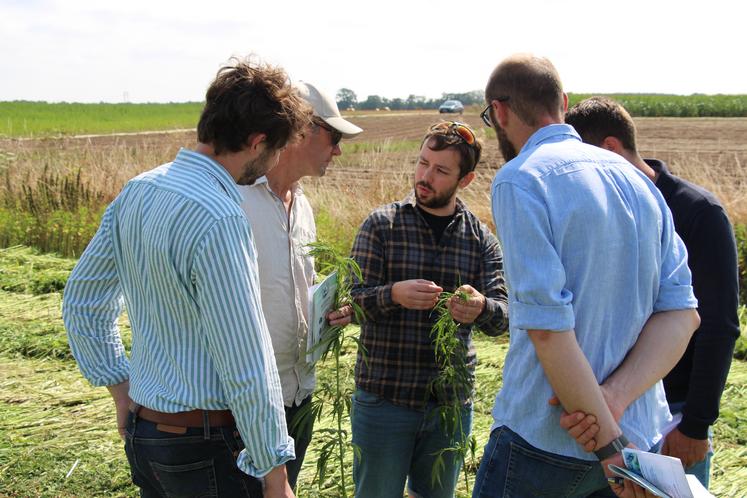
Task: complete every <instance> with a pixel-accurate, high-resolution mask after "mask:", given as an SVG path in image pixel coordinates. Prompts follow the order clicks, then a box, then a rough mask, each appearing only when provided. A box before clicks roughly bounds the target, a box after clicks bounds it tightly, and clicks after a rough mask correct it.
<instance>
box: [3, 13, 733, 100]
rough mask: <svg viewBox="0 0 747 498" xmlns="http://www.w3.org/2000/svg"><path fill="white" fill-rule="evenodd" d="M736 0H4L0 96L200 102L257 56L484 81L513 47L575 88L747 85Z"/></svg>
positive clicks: (390, 85)
mask: <svg viewBox="0 0 747 498" xmlns="http://www.w3.org/2000/svg"><path fill="white" fill-rule="evenodd" d="M746 18H747V3H745V2H741V1H738V0H710V1H707V2H706V1H700V0H698V1H694V0H681V1H672V0H627V1H625V2H605V1H604V0H595V1H592V0H566V1H562V2H561V1H552V0H516V1H514V2H505V1H501V0H492V1H482V0H480V1H469V0H451V1H442V0H430V1H421V0H399V1H393V0H379V1H373V2H372V1H363V0H358V1H356V0H329V1H325V0H307V1H302V2H301V1H299V2H296V1H293V0H285V1H277V0H276V1H268V0H265V1H261V2H260V1H256V0H251V1H250V0H243V1H241V0H210V1H201V2H198V1H193V0H181V1H171V0H124V1H123V0H97V1H94V0H0V101H4V100H35V101H40V100H43V101H49V102H60V101H66V102H184V101H202V100H203V98H204V94H205V90H206V88H207V86H208V85H209V83H210V81H211V80H212V79H213V77H214V76H215V73H216V71H217V70H218V69H219V68H220V67H221V66H222V65H223V64H224V63H225V62H226V61H227V60H228V59H229V58H230V57H232V56H245V55H247V54H249V53H253V54H256V55H257V56H259V58H261V59H262V60H263V61H265V62H268V63H272V64H277V65H280V66H282V67H283V68H285V70H286V71H287V72H288V74H289V76H290V78H291V79H292V80H303V81H308V82H310V83H313V84H315V85H316V86H318V87H319V88H322V89H323V90H325V91H327V92H328V93H330V94H334V93H336V92H337V91H338V90H339V89H340V88H349V89H351V90H353V91H354V92H355V93H356V95H357V96H358V99H359V100H365V98H366V97H367V96H368V95H374V94H375V95H379V96H382V97H387V98H395V97H400V98H403V99H404V98H407V96H408V95H410V94H414V95H421V96H424V97H427V98H438V97H440V96H441V95H442V93H444V92H453V93H461V92H468V91H472V90H481V89H483V88H484V86H485V82H486V81H487V78H488V76H489V75H490V72H491V71H492V69H493V68H494V67H495V66H496V64H498V63H499V62H500V61H501V60H502V59H503V58H504V57H506V56H508V55H510V54H512V53H515V52H533V53H535V54H537V55H542V56H546V57H548V58H549V59H550V60H551V61H552V62H553V63H554V64H555V66H556V67H557V69H558V71H559V72H560V75H561V79H562V80H563V84H564V87H565V90H566V91H568V92H574V93H614V92H630V93H633V92H642V93H675V94H683V95H688V94H692V93H709V94H710V93H743V94H745V93H747V63H746V62H745V61H747V53H746V52H745V48H747V42H745V39H747V37H745V33H744V31H745V27H744V20H745V19H746Z"/></svg>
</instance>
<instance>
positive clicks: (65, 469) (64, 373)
mask: <svg viewBox="0 0 747 498" xmlns="http://www.w3.org/2000/svg"><path fill="white" fill-rule="evenodd" d="M74 264H75V260H73V259H67V258H59V257H55V256H50V255H40V254H37V253H36V252H35V251H33V250H31V249H28V248H24V247H16V248H9V249H3V250H0V413H2V416H0V496H6V497H29V496H43V497H58V496H81V497H83V496H136V495H137V490H136V488H135V487H134V486H133V485H132V484H131V483H130V480H129V474H128V466H127V462H126V459H125V456H124V450H123V445H122V442H121V441H120V440H119V438H118V436H117V432H116V429H115V426H116V424H115V421H114V413H113V404H112V402H111V399H110V398H109V395H108V393H107V391H106V389H103V388H92V387H91V386H90V385H89V384H88V383H87V382H86V381H85V380H84V379H83V377H82V376H81V375H80V373H79V372H78V370H77V368H76V366H75V362H74V360H73V359H72V356H71V354H70V350H69V349H68V347H67V341H66V337H65V331H64V328H63V325H62V319H61V316H60V302H61V293H60V289H62V287H63V285H64V282H65V280H66V278H67V275H68V273H69V272H70V270H71V269H72V267H73V265H74ZM745 316H747V313H744V310H743V313H742V317H743V323H742V327H743V330H744V326H745V324H744V318H745ZM120 325H121V330H122V335H123V338H124V342H125V345H126V346H127V347H128V348H129V343H130V340H129V338H130V330H129V327H128V322H127V319H126V316H123V317H122V319H121V320H120ZM476 347H477V354H478V358H479V365H478V368H477V396H476V399H475V417H474V429H473V433H474V434H475V435H476V437H477V441H478V448H479V449H478V457H479V455H480V454H481V453H482V447H483V446H484V444H485V442H486V441H487V438H488V435H489V434H488V432H489V429H490V424H491V420H492V419H491V415H490V411H491V408H492V403H493V397H494V396H495V393H496V392H497V390H498V389H499V387H500V385H501V371H502V367H503V361H504V357H505V354H506V351H507V348H508V340H507V337H505V336H504V337H500V338H497V339H493V338H489V337H485V336H481V335H479V334H478V335H477V336H476ZM353 353H354V351H352V350H351V349H348V350H346V351H345V354H343V356H342V357H341V358H342V366H343V370H344V371H345V372H346V373H345V382H346V384H347V386H348V387H350V385H351V383H352V378H351V375H350V372H351V371H352V366H353V362H354V361H355V354H353ZM333 375H334V372H333V371H332V369H331V368H330V366H329V365H328V364H322V365H321V367H320V368H319V377H320V379H319V380H320V383H322V382H324V381H325V379H329V378H331V377H332V376H333ZM745 423H747V363H745V362H744V361H741V360H734V362H733V364H732V368H731V372H730V374H729V379H728V382H727V386H726V390H725V392H724V397H723V401H722V407H721V417H720V419H719V420H718V422H717V423H716V425H715V427H714V432H715V458H714V466H713V477H712V486H711V490H712V492H713V493H714V494H715V495H716V496H723V497H735V496H745V490H747V447H745V443H747V438H745V436H744V433H743V432H742V430H743V429H741V428H743V427H744V425H745ZM330 425H331V420H330V419H327V418H324V419H322V420H321V421H320V422H319V423H318V424H317V430H319V429H324V428H325V427H329V426H330ZM318 443H319V438H317V440H316V441H315V442H314V443H312V448H311V449H310V452H309V454H308V455H307V458H306V461H305V463H304V468H303V470H302V473H301V479H300V483H299V490H298V496H299V497H301V498H304V497H330V498H333V497H336V496H337V482H336V476H335V474H334V471H333V470H330V471H329V474H328V477H327V479H326V480H325V481H324V482H322V483H321V484H319V483H316V482H313V480H314V474H315V468H316V467H315V465H316V459H317V455H318V452H319V449H320V448H319V444H318ZM351 458H352V455H351V453H350V452H348V455H347V460H346V467H347V469H348V471H350V469H351V461H350V459H351ZM467 468H468V469H469V482H470V483H472V482H473V481H474V470H475V466H474V464H473V463H468V465H467ZM457 496H459V497H467V496H469V490H468V488H467V485H466V484H465V482H464V480H462V481H460V488H459V490H458V493H457Z"/></svg>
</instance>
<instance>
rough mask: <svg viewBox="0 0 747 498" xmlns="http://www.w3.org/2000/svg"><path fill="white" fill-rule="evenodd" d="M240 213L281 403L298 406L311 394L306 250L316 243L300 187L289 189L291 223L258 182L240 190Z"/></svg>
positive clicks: (310, 278) (310, 268) (310, 280)
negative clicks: (250, 237) (253, 255)
mask: <svg viewBox="0 0 747 498" xmlns="http://www.w3.org/2000/svg"><path fill="white" fill-rule="evenodd" d="M239 191H240V192H241V196H242V197H243V201H242V203H241V207H242V208H243V210H244V212H245V213H246V216H247V218H248V219H249V223H250V225H251V227H252V233H253V234H254V243H255V244H256V246H257V260H258V262H259V281H260V288H261V293H262V311H263V312H264V315H265V320H266V321H267V327H268V328H269V330H270V336H271V337H272V347H273V349H274V350H275V360H276V362H277V367H278V373H279V374H280V383H281V384H282V387H283V401H284V402H285V405H286V406H292V405H293V404H294V403H296V404H298V403H300V402H301V401H302V400H303V399H304V398H306V397H307V396H309V395H310V394H311V392H312V391H313V390H314V385H315V381H316V379H315V377H314V368H313V366H312V365H309V364H308V363H307V362H306V333H307V331H308V323H307V320H308V299H309V287H311V286H312V285H313V284H314V259H313V258H312V257H311V256H309V255H308V250H309V248H308V247H306V245H307V244H309V243H311V242H314V241H316V225H315V223H314V214H313V212H312V211H311V205H310V204H309V201H308V199H307V198H306V196H305V195H304V194H303V191H302V190H301V187H300V186H298V185H296V186H295V188H294V189H293V203H292V204H291V209H290V219H289V216H288V214H287V212H286V210H285V206H284V205H283V201H282V200H281V199H280V198H279V197H278V196H277V195H275V194H274V193H273V192H272V190H270V187H269V185H268V183H267V179H266V178H265V177H262V178H260V179H258V180H257V181H256V182H255V183H254V185H246V186H239Z"/></svg>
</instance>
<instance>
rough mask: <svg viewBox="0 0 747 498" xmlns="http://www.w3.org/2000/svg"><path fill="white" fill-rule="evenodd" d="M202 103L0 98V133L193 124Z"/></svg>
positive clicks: (107, 130)
mask: <svg viewBox="0 0 747 498" xmlns="http://www.w3.org/2000/svg"><path fill="white" fill-rule="evenodd" d="M202 106H203V104H202V103H199V102H186V103H171V104H74V103H72V104H69V103H56V104H48V103H46V102H23V101H19V102H0V137H2V136H6V137H46V136H59V135H80V134H107V133H115V132H117V133H121V132H142V131H152V130H173V129H182V128H194V127H195V124H196V123H197V120H198V119H199V116H200V111H201V110H202Z"/></svg>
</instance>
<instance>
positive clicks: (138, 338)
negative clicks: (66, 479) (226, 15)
mask: <svg viewBox="0 0 747 498" xmlns="http://www.w3.org/2000/svg"><path fill="white" fill-rule="evenodd" d="M309 117H310V115H309V109H308V107H307V106H306V104H305V103H303V101H302V100H301V99H300V98H299V97H298V95H297V94H296V92H295V91H293V90H292V89H291V87H290V86H289V84H288V81H287V77H286V75H285V73H284V71H282V70H281V69H279V68H275V67H272V66H266V65H261V64H257V63H254V62H252V61H249V60H247V61H243V60H234V61H233V62H232V63H231V64H230V65H227V66H226V67H224V68H222V69H221V70H220V71H219V72H218V75H217V76H216V78H215V80H214V81H213V83H212V84H211V85H210V88H209V89H208V92H207V95H206V103H205V108H204V109H203V112H202V116H201V118H200V122H199V124H198V128H197V133H198V140H199V144H198V146H197V148H196V149H195V150H194V151H190V150H185V149H182V150H181V151H180V152H179V154H178V155H177V157H176V159H175V160H174V161H173V162H171V163H168V164H164V165H163V166H160V167H158V168H156V169H154V170H151V171H148V172H146V173H143V174H141V175H140V176H138V177H136V178H134V179H133V180H131V181H130V182H128V184H127V185H126V186H125V188H124V189H123V190H122V192H121V193H120V194H119V196H118V197H117V198H116V199H115V200H114V202H112V204H111V205H110V206H109V207H108V208H107V210H106V212H105V214H104V217H103V219H102V222H101V226H100V227H99V230H98V232H97V233H96V235H95V236H94V238H93V240H92V241H91V242H90V244H89V245H88V247H87V248H86V250H85V252H84V253H83V255H82V256H81V258H80V261H79V262H78V264H77V265H76V267H75V269H74V270H73V272H72V274H71V275H70V279H69V280H68V283H67V286H66V288H65V295H64V302H63V317H64V321H65V326H66V328H67V331H68V338H69V342H70V347H71V349H72V351H73V354H74V356H75V358H76V360H77V361H78V364H79V366H80V369H81V371H82V372H83V375H84V376H85V377H86V378H87V379H88V380H89V381H90V382H91V383H92V384H93V385H96V386H107V388H108V389H109V391H110V393H111V395H112V397H113V399H114V402H115V406H116V411H117V422H118V427H119V430H120V434H121V435H122V436H123V437H124V439H125V452H126V454H127V457H128V460H129V463H130V467H131V471H132V479H133V482H134V483H135V484H136V485H137V486H139V487H140V490H141V491H140V492H141V495H142V496H187V495H188V496H251V497H262V496H263V494H264V496H272V497H292V496H293V492H292V491H291V489H290V487H289V485H288V482H287V477H286V470H285V462H286V461H288V460H290V459H292V458H293V457H294V451H293V440H292V439H290V438H289V437H288V434H287V431H286V427H285V415H284V410H283V399H282V393H281V389H280V381H279V378H278V373H277V368H276V366H275V359H274V357H273V350H272V344H271V341H270V337H269V334H268V332H267V325H266V323H265V320H264V317H263V314H262V309H261V303H260V295H259V294H260V292H259V280H258V275H257V261H256V254H255V248H254V243H253V241H252V234H251V229H250V227H249V223H248V221H247V219H246V216H245V215H244V213H243V211H242V209H241V206H240V204H241V195H240V193H239V190H238V188H237V184H240V185H247V184H251V183H253V182H254V180H255V179H256V178H258V177H260V176H262V175H263V174H265V173H266V172H267V170H268V169H270V168H272V167H273V166H274V165H275V163H276V162H277V159H278V155H279V153H280V151H281V150H282V149H283V148H284V147H285V145H286V144H287V143H288V142H289V141H290V140H293V139H294V137H295V136H296V135H297V134H298V132H299V131H300V130H301V129H302V128H303V127H304V126H306V124H307V123H308V120H309ZM123 304H124V305H125V306H126V307H127V312H128V315H129V319H130V323H131V325H132V352H131V355H130V358H128V357H127V356H126V355H125V352H124V348H123V346H122V341H121V339H120V335H119V330H118V328H117V319H118V316H119V315H120V313H121V311H122V306H123ZM263 487H264V492H263V489H262V488H263Z"/></svg>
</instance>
